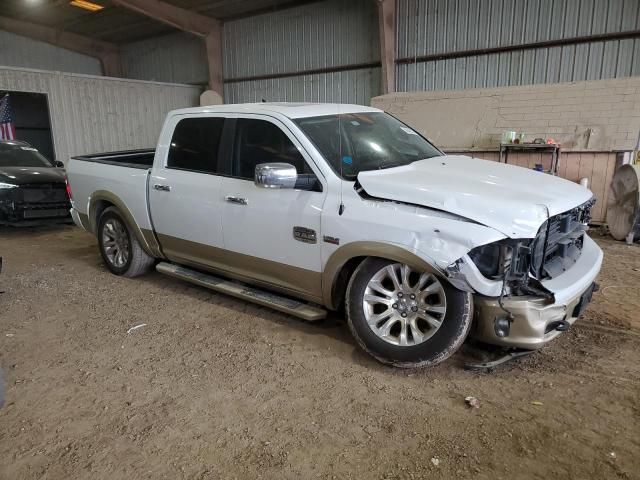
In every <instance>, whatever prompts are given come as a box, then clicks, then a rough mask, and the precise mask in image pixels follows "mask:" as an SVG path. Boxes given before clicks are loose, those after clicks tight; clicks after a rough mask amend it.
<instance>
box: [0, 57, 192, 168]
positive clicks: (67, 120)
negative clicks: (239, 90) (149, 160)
mask: <svg viewBox="0 0 640 480" xmlns="http://www.w3.org/2000/svg"><path fill="white" fill-rule="evenodd" d="M0 89H3V90H16V91H22V92H36V93H46V94H47V96H48V100H49V113H50V116H51V129H52V132H53V142H54V147H55V153H56V159H58V160H61V161H63V162H66V161H67V159H68V158H69V157H70V156H73V155H81V154H85V153H92V152H100V151H108V150H120V149H129V148H144V147H150V146H155V144H156V140H157V138H158V135H159V133H160V128H161V126H162V122H163V120H164V117H165V115H166V113H167V112H168V111H169V110H172V109H175V108H182V107H191V106H195V105H198V102H199V95H200V91H201V89H200V88H198V87H192V86H188V85H177V84H162V83H153V82H141V81H136V80H124V79H114V78H104V77H94V76H89V75H77V74H71V73H58V72H45V71H39V70H21V69H14V68H5V67H0Z"/></svg>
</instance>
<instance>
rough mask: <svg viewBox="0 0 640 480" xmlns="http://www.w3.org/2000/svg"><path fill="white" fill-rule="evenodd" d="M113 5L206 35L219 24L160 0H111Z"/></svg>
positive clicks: (179, 28)
mask: <svg viewBox="0 0 640 480" xmlns="http://www.w3.org/2000/svg"><path fill="white" fill-rule="evenodd" d="M111 1H112V3H114V4H115V5H119V6H121V7H125V8H128V9H129V10H133V11H135V12H137V13H140V14H142V15H145V16H147V17H149V18H153V19H154V20H157V21H158V22H162V23H166V24H167V25H170V26H172V27H174V28H177V29H178V30H182V31H184V32H189V33H192V34H193V35H198V36H199V37H206V36H207V35H209V33H211V31H212V30H214V29H215V28H218V27H219V26H220V22H219V21H218V20H216V19H215V18H211V17H207V16H206V15H201V14H200V13H196V12H194V11H191V10H187V9H184V8H180V7H176V6H175V5H172V4H170V3H167V2H162V1H160V0H111Z"/></svg>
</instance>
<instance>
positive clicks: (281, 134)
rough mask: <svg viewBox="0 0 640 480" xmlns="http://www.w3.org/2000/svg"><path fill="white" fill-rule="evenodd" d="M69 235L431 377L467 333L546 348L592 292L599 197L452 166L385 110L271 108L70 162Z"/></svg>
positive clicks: (190, 125) (530, 174)
mask: <svg viewBox="0 0 640 480" xmlns="http://www.w3.org/2000/svg"><path fill="white" fill-rule="evenodd" d="M67 173H68V186H69V191H70V194H71V196H72V211H71V213H72V216H73V219H74V221H75V223H76V224H77V225H78V226H80V227H82V228H84V229H85V230H87V231H89V232H92V233H94V234H95V235H97V237H98V241H99V248H100V252H101V254H102V257H103V259H104V261H105V263H106V265H107V266H108V268H109V269H110V270H111V271H112V272H113V273H115V274H116V275H124V276H129V277H133V276H136V275H139V274H142V273H144V272H146V271H147V270H149V269H150V268H151V267H152V266H154V265H155V268H156V270H157V271H159V272H162V273H165V274H168V275H171V276H174V277H178V278H181V279H184V280H187V281H190V282H194V283H196V284H199V285H202V286H205V287H208V288H211V289H213V290H217V291H220V292H225V293H227V294H231V295H234V296H237V297H241V298H244V299H247V300H250V301H253V302H257V303H259V304H261V305H267V306H270V307H272V308H275V309H278V310H280V311H283V312H287V313H290V314H293V315H297V316H299V317H301V318H304V319H306V320H310V321H314V320H318V319H321V318H323V317H324V316H325V315H326V312H327V310H339V311H342V310H344V312H345V314H346V317H347V319H348V323H349V327H350V329H351V332H352V333H353V336H354V337H355V339H356V341H357V342H358V344H359V345H360V346H361V347H362V348H363V349H364V350H366V351H367V352H369V353H370V354H371V355H373V356H374V357H375V358H376V359H378V360H380V361H382V362H384V363H388V364H392V365H395V366H400V367H415V366H422V365H433V364H435V363H438V362H440V361H442V360H444V359H446V358H447V357H449V356H450V355H451V354H452V353H453V352H455V351H456V350H457V349H458V348H459V347H460V345H461V344H462V343H463V341H464V340H465V338H466V337H467V336H468V334H469V333H470V332H471V334H472V335H473V336H474V337H475V338H478V339H480V340H482V341H484V342H488V343H491V344H496V345H501V346H505V347H514V348H518V349H529V350H533V349H537V348H539V347H541V346H542V345H544V344H545V343H547V342H548V341H549V340H551V339H553V338H554V337H556V336H557V335H558V334H559V333H560V332H562V331H565V330H566V329H567V328H568V327H569V326H570V325H571V324H572V323H573V322H574V321H575V320H576V318H577V317H578V316H579V315H580V314H581V313H582V312H583V311H584V308H585V307H586V305H587V303H588V302H589V300H590V299H591V294H592V292H593V291H594V288H595V282H594V281H595V278H596V276H597V274H598V272H599V270H600V266H601V263H602V258H603V255H602V251H601V250H600V248H599V247H598V246H597V245H596V243H595V242H594V241H593V240H592V239H591V238H589V237H588V236H587V234H586V233H585V232H586V230H587V223H588V221H589V214H590V209H591V206H592V204H593V202H594V200H593V196H592V194H591V192H590V191H589V190H587V189H586V188H583V187H582V186H580V185H577V184H574V183H571V182H568V181H566V180H563V179H560V178H557V177H554V176H551V175H546V174H544V173H540V172H536V171H532V170H527V169H524V168H520V167H516V166H511V165H504V164H499V163H495V162H490V161H484V160H478V159H472V158H469V157H465V156H449V155H445V154H443V153H442V152H441V151H440V150H438V149H437V148H436V147H434V146H433V145H432V144H431V143H430V142H429V141H428V140H427V139H425V138H424V137H423V136H421V135H420V134H419V133H417V132H416V131H414V130H413V129H411V128H410V127H408V126H407V125H405V124H403V123H402V122H400V121H399V120H397V119H396V118H394V117H393V116H391V115H388V114H386V113H384V112H382V111H380V110H377V109H375V108H368V107H362V106H357V105H338V104H299V103H260V104H244V105H222V106H215V107H200V108H190V109H184V110H176V111H172V112H170V113H169V114H168V116H167V119H166V121H165V124H164V126H163V128H162V132H161V134H160V139H159V142H158V146H157V148H156V149H155V150H139V151H127V152H116V153H106V154H99V155H89V156H83V157H75V158H72V159H71V160H70V162H69V164H68V165H67Z"/></svg>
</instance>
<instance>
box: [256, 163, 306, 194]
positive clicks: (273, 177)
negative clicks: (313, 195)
mask: <svg viewBox="0 0 640 480" xmlns="http://www.w3.org/2000/svg"><path fill="white" fill-rule="evenodd" d="M296 180H298V172H297V171H296V167H294V166H293V165H291V164H290V163H261V164H259V165H256V173H255V177H254V180H253V183H255V184H256V186H257V187H261V188H295V186H296Z"/></svg>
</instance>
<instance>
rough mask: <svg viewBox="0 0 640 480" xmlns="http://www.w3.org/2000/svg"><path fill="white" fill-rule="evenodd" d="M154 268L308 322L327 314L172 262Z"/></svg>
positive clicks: (288, 299)
mask: <svg viewBox="0 0 640 480" xmlns="http://www.w3.org/2000/svg"><path fill="white" fill-rule="evenodd" d="M156 270H157V271H158V272H160V273H164V274H165V275H169V276H170V277H174V278H179V279H181V280H186V281H187V282H191V283H194V284H196V285H200V286H201V287H205V288H209V289H211V290H214V291H216V292H220V293H226V294H227V295H231V296H233V297H237V298H242V299H243V300H247V301H249V302H253V303H257V304H258V305H262V306H263V307H270V308H273V309H274V310H278V311H280V312H284V313H288V314H290V315H294V316H296V317H299V318H302V319H303V320H306V321H308V322H316V321H318V320H322V319H324V318H325V317H326V316H327V311H326V310H324V309H322V308H320V307H315V306H313V305H310V304H308V303H304V302H300V301H298V300H293V299H291V298H287V297H283V296H280V295H278V294H275V293H271V292H266V291H264V290H259V289H257V288H254V287H250V286H247V285H244V284H242V283H235V282H232V281H230V280H226V279H224V278H220V277H216V276H215V275H211V274H208V273H201V272H198V271H196V270H191V269H190V268H185V267H182V266H179V265H174V264H173V263H168V262H160V263H159V264H158V265H157V266H156Z"/></svg>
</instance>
